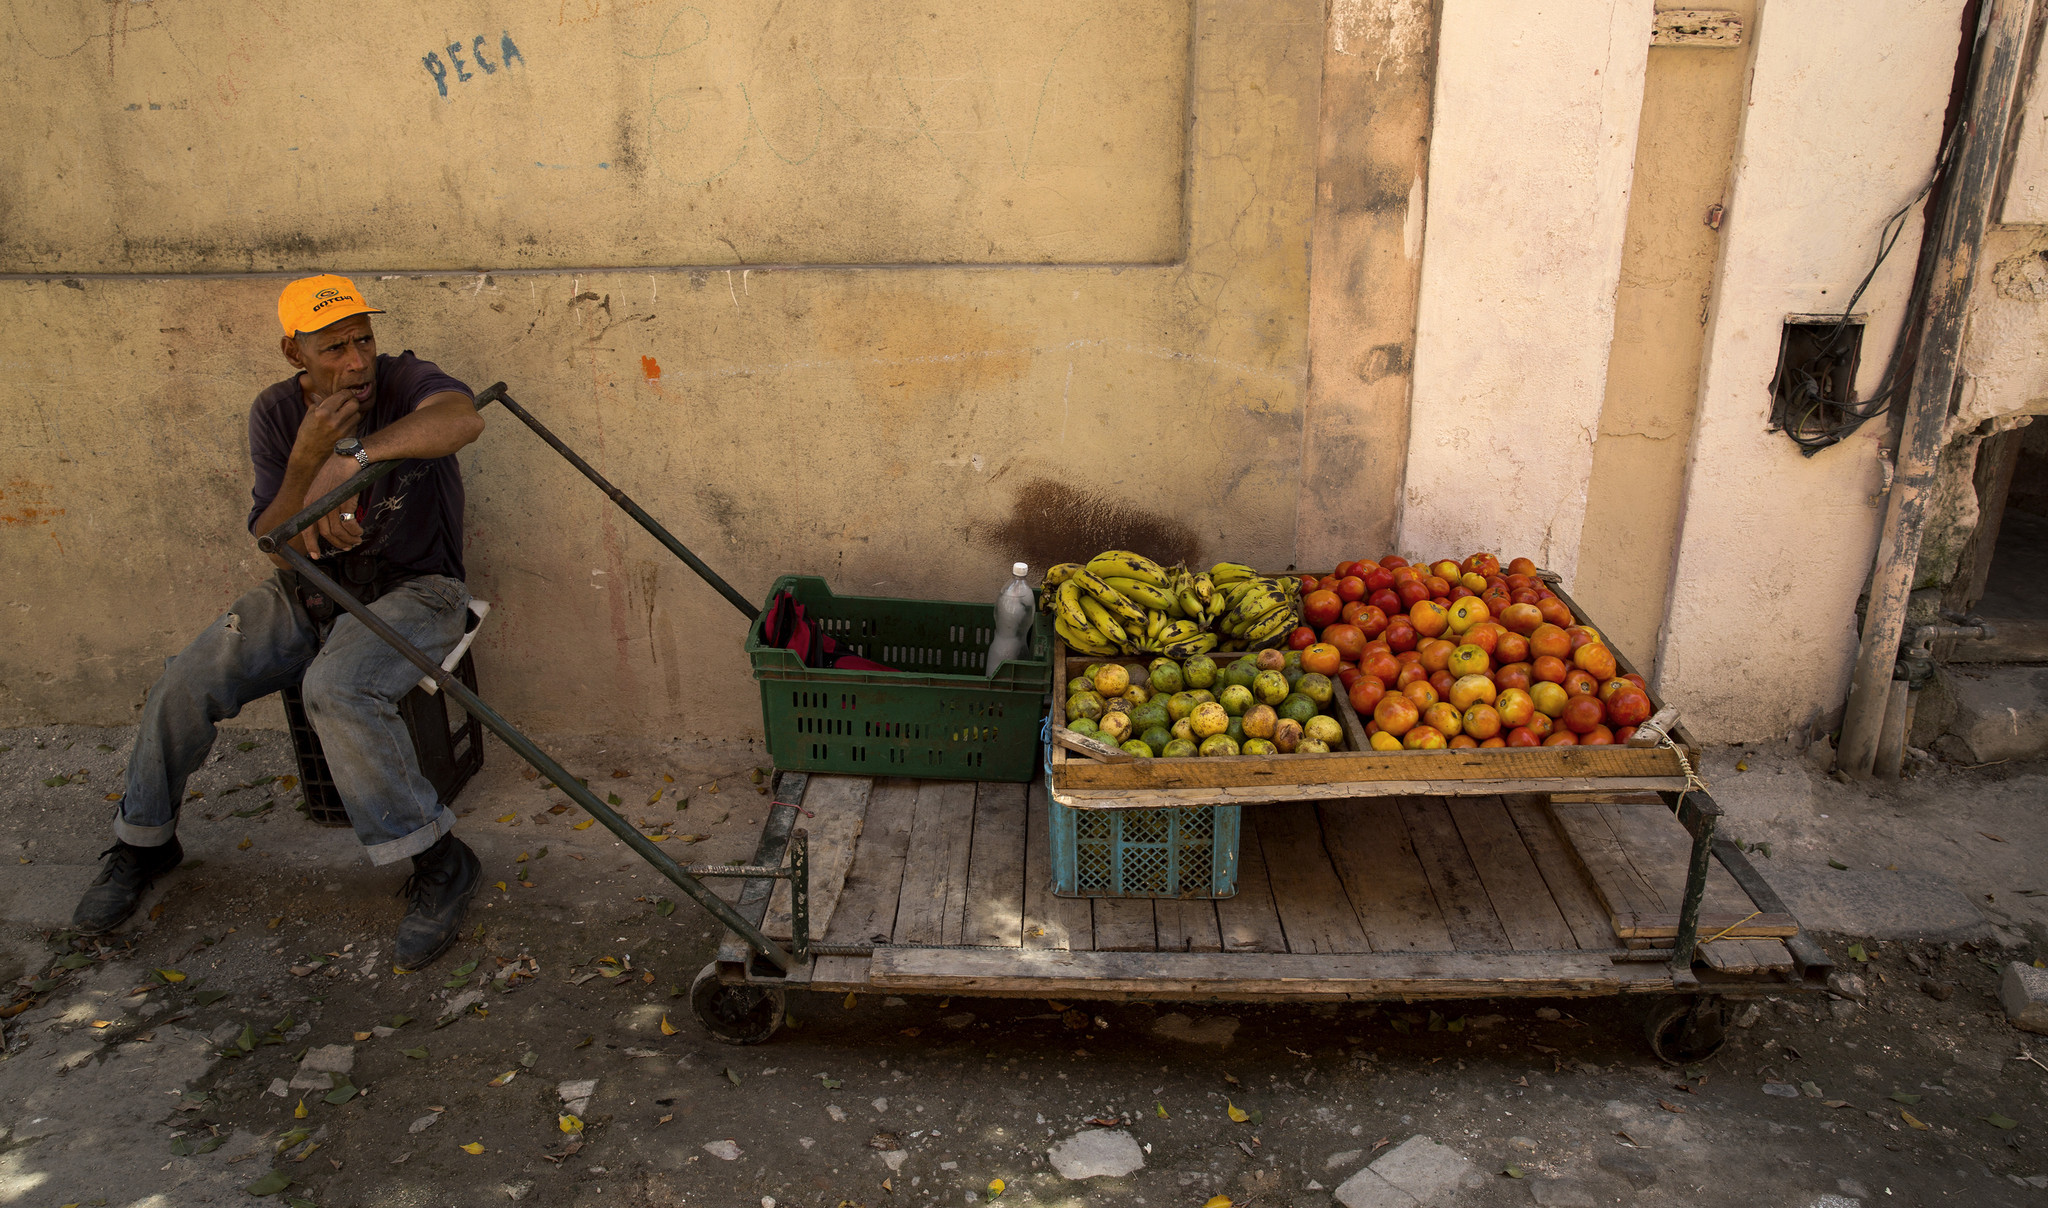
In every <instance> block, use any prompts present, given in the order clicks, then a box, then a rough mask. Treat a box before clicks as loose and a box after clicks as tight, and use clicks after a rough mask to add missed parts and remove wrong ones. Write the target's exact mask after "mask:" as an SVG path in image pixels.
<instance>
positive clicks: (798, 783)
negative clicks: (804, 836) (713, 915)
mask: <svg viewBox="0 0 2048 1208" xmlns="http://www.w3.org/2000/svg"><path fill="white" fill-rule="evenodd" d="M809 783H810V776H809V775H808V774H807V773H804V772H791V773H787V774H785V775H783V776H781V777H779V778H778V779H777V781H776V787H777V789H778V790H779V791H780V792H784V793H787V794H789V797H790V800H791V801H802V800H803V799H804V793H805V792H807V791H808V788H809ZM799 817H801V815H799V814H798V813H797V812H796V810H795V809H794V808H793V807H792V806H790V805H786V804H784V803H782V802H780V801H777V802H776V803H774V804H772V805H770V806H769V807H768V820H767V821H766V822H764V823H763V824H762V826H761V837H760V839H758V840H756V841H755V843H754V858H753V860H752V863H753V865H754V866H755V867H756V868H779V867H781V865H782V860H783V857H785V856H787V855H788V854H789V832H790V831H792V830H794V829H795V827H796V820H797V818H799ZM728 884H730V883H729V882H728ZM779 884H781V882H780V881H779V880H775V879H770V878H768V877H749V878H747V879H746V880H743V881H741V882H740V883H739V885H738V891H739V892H738V895H737V896H736V897H731V896H728V900H729V901H731V902H732V908H733V911H734V912H735V913H737V914H738V915H739V916H740V917H741V918H743V919H745V920H746V921H747V922H749V923H751V924H753V925H754V926H756V927H759V926H760V925H761V923H762V922H763V921H764V920H766V919H767V917H768V901H769V899H770V898H772V897H773V896H774V895H775V889H776V886H778V885H779ZM715 892H718V893H720V894H721V895H730V893H731V891H730V890H728V889H726V888H725V887H724V886H720V887H719V888H718V889H717V890H715ZM752 952H753V946H752V945H751V944H749V943H748V942H747V941H746V940H744V939H741V938H740V935H739V933H738V932H736V931H732V930H727V931H726V933H725V936H724V938H723V939H721V940H720V941H719V943H718V956H717V958H716V963H717V964H718V965H719V966H721V968H725V969H733V968H737V967H743V966H745V965H746V963H747V962H748V961H749V960H751V959H752V955H751V954H752Z"/></svg>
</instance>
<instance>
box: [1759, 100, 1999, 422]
mask: <svg viewBox="0 0 2048 1208" xmlns="http://www.w3.org/2000/svg"><path fill="white" fill-rule="evenodd" d="M1962 129H1963V127H1962V124H1961V123H1958V124H1957V125H1956V127H1955V129H1953V130H1951V131H1950V132H1949V136H1948V138H1947V139H1945V140H1944V141H1943V142H1942V146H1941V152H1940V154H1938V155H1937V156H1935V159H1934V170H1933V172H1931V173H1929V174H1928V177H1927V183H1926V184H1924V185H1921V186H1920V191H1919V192H1917V193H1915V194H1913V196H1912V198H1911V200H1909V201H1907V202H1906V204H1905V205H1902V206H1900V207H1899V208H1898V209H1897V210H1895V211H1894V212H1893V213H1892V216H1891V217H1889V218H1887V219H1885V221H1884V225H1883V226H1882V227H1880V228H1879V229H1878V235H1877V258H1876V259H1875V260H1874V261H1872V262H1871V265H1870V271H1869V272H1867V273H1865V274H1864V275H1863V280H1862V281H1861V282H1859V283H1858V284H1857V286H1856V292H1854V293H1852V294H1850V295H1849V304H1848V305H1847V306H1845V307H1843V308H1842V317H1841V319H1840V320H1839V321H1837V322H1836V324H1835V326H1834V328H1833V329H1832V330H1831V331H1829V332H1828V334H1827V337H1826V338H1825V339H1823V340H1821V341H1820V345H1819V347H1818V348H1817V349H1816V350H1815V352H1814V353H1813V355H1812V356H1810V357H1808V358H1807V359H1806V360H1804V361H1803V362H1801V363H1800V364H1798V365H1795V366H1786V365H1781V366H1779V370H1778V372H1779V380H1778V383H1776V384H1777V386H1778V388H1779V391H1780V393H1781V394H1785V395H1787V404H1788V405H1787V406H1785V407H1784V408H1783V409H1782V411H1783V414H1785V416H1786V418H1785V420H1784V429H1785V435H1786V436H1788V437H1790V438H1792V442H1793V443H1794V444H1796V445H1798V446H1799V451H1800V453H1801V454H1802V455H1803V456H1806V457H1812V456H1813V455H1814V454H1816V453H1818V452H1820V451H1821V450H1822V449H1825V448H1827V447H1828V446H1829V445H1833V444H1838V443H1840V442H1841V441H1842V440H1843V439H1844V438H1845V437H1847V436H1848V435H1849V434H1850V433H1852V432H1854V431H1856V429H1858V428H1860V427H1862V426H1863V424H1864V423H1865V421H1868V420H1872V419H1876V418H1877V417H1878V416H1880V415H1884V414H1886V413H1887V412H1889V411H1890V410H1891V409H1892V407H1893V406H1894V405H1895V404H1896V402H1897V396H1898V391H1899V387H1900V385H1901V384H1902V383H1900V382H1899V380H1898V373H1899V366H1900V365H1901V364H1902V363H1903V361H1904V359H1905V351H1906V341H1907V339H1908V338H1909V337H1910V336H1911V335H1912V333H1913V330H1914V328H1915V327H1917V326H1918V325H1919V322H1920V316H1921V313H1922V311H1924V310H1925V308H1926V305H1927V293H1928V286H1929V272H1928V268H1929V263H1930V260H1931V258H1932V256H1933V254H1934V247H1933V243H1932V241H1928V242H1923V243H1922V244H1921V247H1920V265H1919V271H1917V272H1915V273H1914V275H1913V290H1912V293H1911V294H1910V295H1909V296H1908V297H1907V299H1906V311H1905V316H1904V318H1903V319H1902V321H1901V322H1900V325H1899V336H1898V339H1896V340H1895V341H1893V343H1892V349H1891V355H1890V357H1889V358H1887V360H1886V362H1885V368H1884V375H1883V376H1882V377H1880V378H1879V379H1878V383H1877V388H1876V389H1875V390H1874V391H1872V392H1871V394H1870V396H1869V397H1868V398H1863V399H1855V400H1853V401H1850V402H1837V401H1835V400H1832V399H1830V398H1828V397H1827V396H1828V394H1829V393H1830V391H1829V390H1828V384H1827V383H1826V382H1825V380H1824V377H1825V375H1826V374H1827V372H1828V370H1829V368H1830V367H1831V366H1834V365H1836V364H1838V363H1839V354H1840V353H1841V352H1842V351H1843V350H1844V348H1845V345H1846V341H1845V340H1844V337H1845V335H1846V334H1847V332H1848V330H1849V327H1850V326H1851V323H1850V319H1851V317H1852V316H1853V315H1854V314H1855V313H1856V303H1857V302H1858V301H1860V300H1861V299H1862V297H1863V291H1865V290H1866V289H1869V288H1870V283H1871V282H1872V281H1873V280H1875V279H1876V278H1877V270H1878V269H1880V268H1882V267H1883V266H1884V262H1885V258H1886V257H1888V256H1890V255H1891V254H1892V248H1894V247H1895V246H1897V245H1898V242H1899V240H1900V238H1902V237H1903V236H1904V235H1905V233H1906V216H1907V215H1908V214H1910V213H1911V212H1912V210H1913V207H1914V206H1917V205H1919V204H1920V203H1921V201H1923V200H1925V199H1926V197H1927V195H1928V193H1930V192H1931V191H1932V190H1933V189H1934V186H1935V184H1936V183H1937V182H1938V181H1940V180H1941V177H1942V174H1943V173H1944V172H1946V171H1947V170H1948V163H1949V159H1950V157H1951V156H1952V155H1953V154H1954V152H1955V149H1956V144H1957V142H1958V141H1959V139H1960V136H1961V134H1962ZM1847 385H1848V389H1845V390H1844V393H1849V392H1851V390H1853V384H1847ZM1795 410H1796V414H1795V413H1794V412H1795Z"/></svg>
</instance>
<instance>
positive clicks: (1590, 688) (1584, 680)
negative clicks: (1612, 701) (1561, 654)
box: [1564, 667, 1600, 704]
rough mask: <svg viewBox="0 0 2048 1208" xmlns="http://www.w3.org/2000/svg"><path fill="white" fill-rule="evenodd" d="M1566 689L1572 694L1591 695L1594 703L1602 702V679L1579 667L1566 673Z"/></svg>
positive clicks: (1568, 693) (1567, 692)
mask: <svg viewBox="0 0 2048 1208" xmlns="http://www.w3.org/2000/svg"><path fill="white" fill-rule="evenodd" d="M1564 690H1565V692H1566V694H1567V695H1570V696H1590V697H1592V698H1593V703H1594V704H1599V703H1600V695H1599V693H1600V681H1599V680H1596V679H1594V678H1593V677H1592V675H1590V674H1588V673H1587V672H1584V671H1581V670H1579V669H1578V668H1577V667H1574V668H1572V669H1571V670H1570V671H1567V672H1565V673H1564Z"/></svg>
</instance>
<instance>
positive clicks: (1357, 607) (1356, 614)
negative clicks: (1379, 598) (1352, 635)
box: [1337, 600, 1372, 625]
mask: <svg viewBox="0 0 2048 1208" xmlns="http://www.w3.org/2000/svg"><path fill="white" fill-rule="evenodd" d="M1371 607H1372V605H1370V604H1368V603H1366V602H1365V601H1364V600H1350V601H1346V602H1345V605H1344V607H1343V609H1342V610H1341V611H1339V612H1338V613H1337V619H1338V620H1340V621H1342V622H1344V623H1345V624H1346V625H1356V624H1358V618H1360V617H1362V616H1364V615H1365V610H1366V609H1368V608H1371Z"/></svg>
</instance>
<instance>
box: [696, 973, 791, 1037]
mask: <svg viewBox="0 0 2048 1208" xmlns="http://www.w3.org/2000/svg"><path fill="white" fill-rule="evenodd" d="M690 1010H692V1011H694V1012H696V1015H697V1022H698V1023H701V1024H703V1025H704V1030H705V1031H707V1032H709V1033H711V1035H712V1037H713V1038H715V1039H717V1040H718V1041H720V1042H721V1043H724V1044H760V1043H762V1042H763V1041H765V1040H767V1039H768V1038H769V1037H770V1036H773V1035H775V1030H776V1029H777V1028H779V1027H781V1026H782V991H780V990H774V989H767V988H764V987H761V986H735V985H730V984H728V983H726V982H722V981H720V980H718V967H717V966H716V965H706V966H704V967H703V968H702V969H700V970H698V972H697V980H695V981H693V982H691V983H690Z"/></svg>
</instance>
